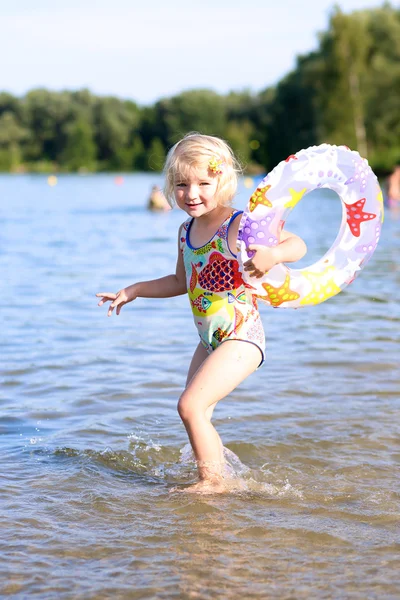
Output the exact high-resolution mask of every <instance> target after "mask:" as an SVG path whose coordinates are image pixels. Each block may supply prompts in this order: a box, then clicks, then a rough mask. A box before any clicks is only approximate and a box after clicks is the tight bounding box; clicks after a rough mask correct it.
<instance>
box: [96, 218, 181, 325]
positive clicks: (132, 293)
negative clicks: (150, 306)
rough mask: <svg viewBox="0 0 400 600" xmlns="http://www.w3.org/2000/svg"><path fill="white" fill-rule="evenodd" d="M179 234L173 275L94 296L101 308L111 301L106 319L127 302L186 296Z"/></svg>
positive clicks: (117, 312)
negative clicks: (98, 300)
mask: <svg viewBox="0 0 400 600" xmlns="http://www.w3.org/2000/svg"><path fill="white" fill-rule="evenodd" d="M180 233H181V229H179V236H178V259H177V261H176V270H175V274H173V275H166V276H165V277H160V278H159V279H152V280H150V281H140V282H138V283H133V284H132V285H129V286H128V287H126V288H124V289H123V290H120V291H119V292H117V293H116V294H114V293H113V292H100V293H98V294H96V296H97V297H98V298H101V300H100V302H99V304H98V305H99V306H102V305H103V304H104V303H105V302H109V301H111V304H110V306H109V309H108V313H107V316H108V317H110V316H111V315H112V313H113V310H114V308H116V309H117V311H116V314H117V315H119V313H120V312H121V308H122V307H123V306H124V305H125V304H128V302H132V300H136V298H172V297H173V296H181V295H182V294H186V292H187V288H186V275H185V267H184V264H183V258H182V253H181V251H180V248H179V238H180Z"/></svg>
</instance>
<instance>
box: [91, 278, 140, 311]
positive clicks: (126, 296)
mask: <svg viewBox="0 0 400 600" xmlns="http://www.w3.org/2000/svg"><path fill="white" fill-rule="evenodd" d="M96 296H97V297H98V298H101V300H100V302H99V304H98V306H102V305H103V304H105V302H111V304H110V306H109V308H108V313H107V317H111V315H112V313H113V310H114V308H116V309H117V315H119V313H120V312H121V308H122V307H123V306H125V304H128V302H132V300H136V298H137V297H138V290H137V287H136V285H135V284H133V285H130V286H128V287H127V288H124V289H123V290H120V291H119V292H117V293H116V294H114V293H113V292H100V293H99V294H96Z"/></svg>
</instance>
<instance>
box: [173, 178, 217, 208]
mask: <svg viewBox="0 0 400 600" xmlns="http://www.w3.org/2000/svg"><path fill="white" fill-rule="evenodd" d="M217 187H218V177H217V176H215V175H213V174H210V172H209V170H208V167H204V168H198V169H192V170H190V171H189V173H188V175H186V176H185V177H180V176H179V175H177V177H176V179H175V183H174V193H175V200H176V203H177V205H178V206H179V208H181V209H182V210H184V211H185V212H186V213H187V214H188V215H189V216H190V217H195V218H196V217H201V216H203V215H205V214H207V213H209V212H210V211H212V210H213V209H214V208H216V207H217V205H218V202H217V199H216V193H217Z"/></svg>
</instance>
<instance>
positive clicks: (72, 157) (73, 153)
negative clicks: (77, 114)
mask: <svg viewBox="0 0 400 600" xmlns="http://www.w3.org/2000/svg"><path fill="white" fill-rule="evenodd" d="M65 136H66V143H65V148H64V150H63V152H62V154H61V161H62V164H63V166H65V167H66V168H67V169H68V170H69V171H78V170H79V169H87V170H89V171H92V170H94V169H95V167H96V144H95V143H94V135H93V127H92V126H91V124H90V122H89V121H87V120H85V119H79V120H77V121H73V122H71V123H68V124H67V125H66V127H65Z"/></svg>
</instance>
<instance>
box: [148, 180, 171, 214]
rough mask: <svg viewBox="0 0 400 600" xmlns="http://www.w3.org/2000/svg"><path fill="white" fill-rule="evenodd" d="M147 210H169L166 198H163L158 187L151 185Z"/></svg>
mask: <svg viewBox="0 0 400 600" xmlns="http://www.w3.org/2000/svg"><path fill="white" fill-rule="evenodd" d="M147 208H148V209H149V210H157V211H159V210H170V209H171V207H170V205H169V204H168V201H167V199H166V197H165V196H164V194H163V193H162V191H161V190H160V188H159V187H158V185H153V187H152V188H151V194H150V196H149V200H148V203H147Z"/></svg>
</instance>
